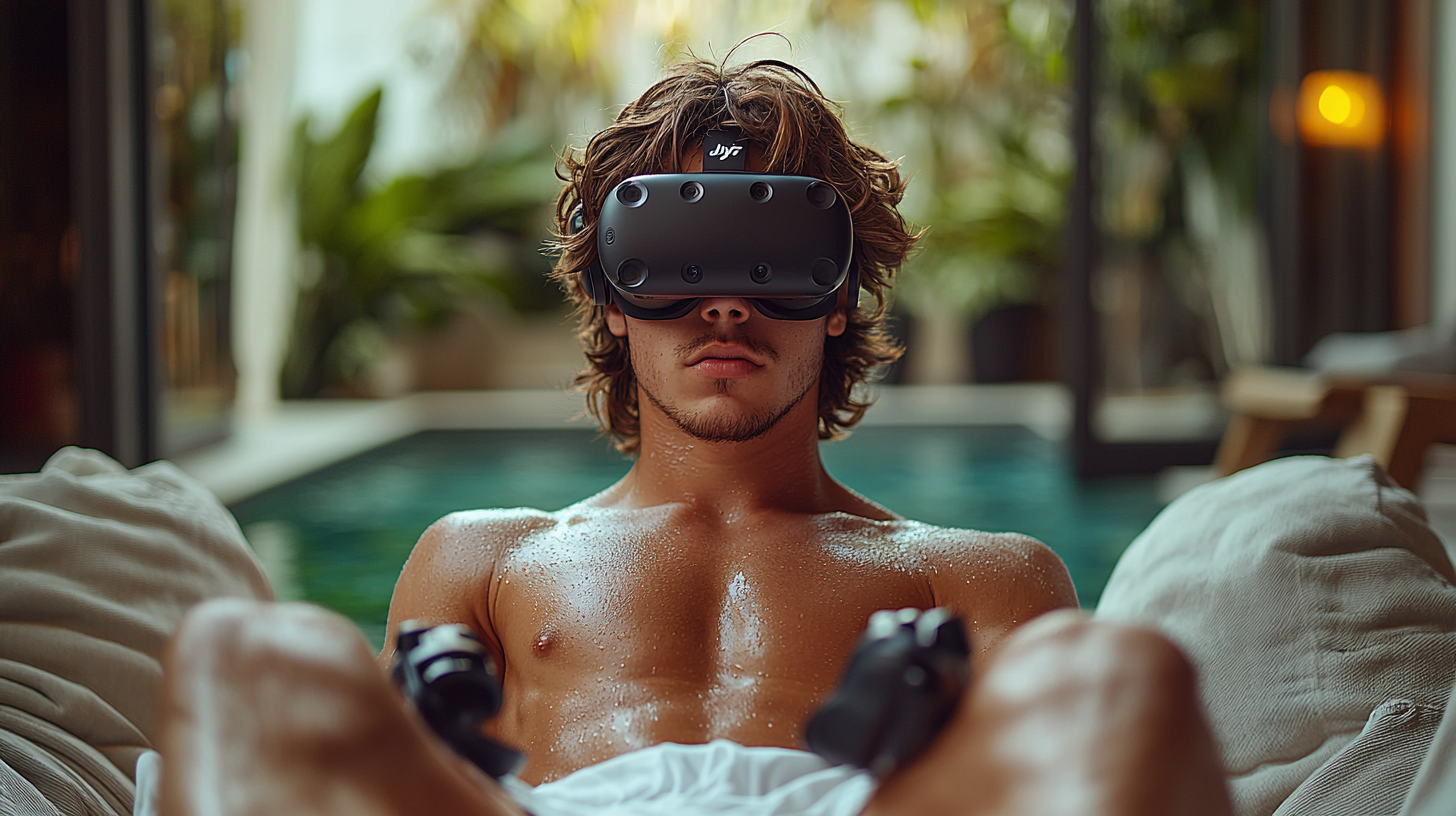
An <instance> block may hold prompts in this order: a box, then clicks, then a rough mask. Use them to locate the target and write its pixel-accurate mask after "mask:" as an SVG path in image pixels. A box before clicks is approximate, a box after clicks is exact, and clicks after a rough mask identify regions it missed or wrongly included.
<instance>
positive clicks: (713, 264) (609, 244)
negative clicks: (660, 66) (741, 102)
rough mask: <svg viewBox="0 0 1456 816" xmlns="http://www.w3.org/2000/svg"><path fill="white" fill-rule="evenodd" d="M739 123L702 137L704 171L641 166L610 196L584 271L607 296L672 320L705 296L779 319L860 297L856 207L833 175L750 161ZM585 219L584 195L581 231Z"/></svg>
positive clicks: (626, 310)
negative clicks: (592, 258)
mask: <svg viewBox="0 0 1456 816" xmlns="http://www.w3.org/2000/svg"><path fill="white" fill-rule="evenodd" d="M739 136H740V134H739V133H738V132H737V131H732V130H711V131H708V133H707V135H706V136H705V137H704V139H703V169H704V171H705V172H702V173H662V174H655V175H644V176H633V177H632V178H629V179H627V180H626V181H623V182H622V183H621V184H618V185H617V186H616V187H615V188H614V189H613V190H612V192H611V193H610V194H609V195H608V196H607V199H606V201H604V202H603V203H602V208H601V215H600V217H599V220H598V222H597V261H596V262H594V263H592V264H590V265H589V266H587V268H586V269H583V270H582V271H581V282H582V287H583V288H584V289H585V290H586V292H587V294H588V295H590V297H591V299H592V302H593V303H594V304H596V305H598V306H605V305H607V304H609V303H611V304H616V306H617V307H618V308H619V309H621V310H622V312H623V314H626V315H628V316H629V317H634V318H637V319H638V320H673V319H676V318H679V317H682V316H684V315H686V314H688V313H689V312H691V311H692V310H693V309H694V308H695V307H696V306H697V304H698V302H699V301H700V300H701V299H702V298H704V297H743V298H746V299H748V301H749V302H750V303H752V304H753V306H754V308H755V309H757V310H758V311H759V313H761V314H763V315H764V316H766V317H771V318H774V319H775V320H814V319H817V318H820V317H823V316H825V315H827V314H829V313H830V312H831V311H833V310H834V307H835V306H836V305H838V301H839V292H840V290H841V289H843V290H845V295H846V301H845V303H846V304H848V308H850V309H853V308H854V306H855V304H856V303H857V302H858V301H859V270H858V267H857V266H856V265H855V264H854V263H853V257H852V254H853V245H854V227H853V224H852V222H851V220H850V215H849V207H848V206H847V205H846V204H845V202H844V199H843V198H842V197H841V196H840V195H839V192H838V191H837V190H835V189H834V187H833V186H832V185H830V184H829V183H828V182H825V181H821V180H819V179H814V178H809V177H807V176H782V175H769V174H761V173H749V172H747V171H745V170H744V169H743V168H744V162H745V159H746V158H747V156H746V155H745V154H746V153H747V148H746V146H745V145H743V144H741V143H739ZM584 228H585V217H584V215H583V212H582V208H581V207H580V206H578V207H577V208H576V211H575V212H574V213H572V217H571V224H570V229H571V231H572V232H573V233H576V232H580V231H581V230H582V229H584Z"/></svg>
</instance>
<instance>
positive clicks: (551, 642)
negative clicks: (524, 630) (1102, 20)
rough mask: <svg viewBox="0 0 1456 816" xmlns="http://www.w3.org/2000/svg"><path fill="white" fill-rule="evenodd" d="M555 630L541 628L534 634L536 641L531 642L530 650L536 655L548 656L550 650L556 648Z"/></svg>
mask: <svg viewBox="0 0 1456 816" xmlns="http://www.w3.org/2000/svg"><path fill="white" fill-rule="evenodd" d="M556 640H557V637H556V631H555V630H554V629H551V628H549V627H548V628H546V629H542V630H541V632H540V633H539V634H537V635H536V642H535V643H533V644H531V652H532V653H533V654H535V655H536V656H537V657H548V656H550V654H551V650H552V649H555V648H556Z"/></svg>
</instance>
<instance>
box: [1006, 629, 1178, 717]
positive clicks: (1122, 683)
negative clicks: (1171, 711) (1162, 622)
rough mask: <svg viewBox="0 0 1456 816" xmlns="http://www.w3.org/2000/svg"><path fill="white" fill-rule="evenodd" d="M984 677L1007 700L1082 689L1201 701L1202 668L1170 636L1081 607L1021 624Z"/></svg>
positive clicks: (1148, 699)
mask: <svg viewBox="0 0 1456 816" xmlns="http://www.w3.org/2000/svg"><path fill="white" fill-rule="evenodd" d="M982 682H983V688H984V690H985V692H986V693H989V694H991V695H994V696H995V697H997V698H999V699H1001V700H1002V701H1003V702H1009V703H1015V702H1019V703H1023V704H1029V705H1037V704H1040V703H1042V702H1044V700H1043V698H1044V697H1047V696H1066V695H1069V694H1073V695H1077V694H1080V695H1096V696H1098V697H1103V698H1109V699H1108V701H1109V702H1110V698H1113V697H1116V698H1128V699H1136V700H1140V701H1141V702H1142V704H1144V705H1148V706H1157V707H1166V706H1174V707H1185V706H1186V707H1193V708H1194V709H1196V708H1197V707H1198V682H1197V672H1196V671H1195V669H1194V667H1193V665H1192V663H1191V662H1189V660H1188V658H1187V656H1186V655H1184V654H1183V652H1182V650H1181V649H1179V648H1178V647H1177V646H1176V645H1175V644H1174V643H1173V642H1172V641H1171V640H1169V639H1168V638H1167V637H1165V636H1164V635H1162V634H1161V633H1159V632H1157V631H1155V630H1152V629H1148V628H1144V627H1137V626H1128V625H1123V624H1112V623H1105V622H1098V621H1093V620H1091V619H1090V618H1088V617H1087V616H1086V615H1084V614H1081V613H1078V612H1054V613H1051V614H1049V615H1045V616H1043V617H1042V618H1040V619H1038V620H1035V621H1032V622H1031V623H1029V624H1027V625H1026V626H1025V627H1023V628H1022V629H1020V630H1018V631H1017V632H1016V633H1014V634H1013V635H1012V637H1011V638H1010V639H1009V640H1008V641H1007V643H1006V645H1005V646H1004V647H1003V648H1002V649H1001V651H1000V654H999V655H998V656H997V659H996V660H994V661H992V663H991V665H990V666H989V667H988V670H987V672H986V676H985V677H983V678H982Z"/></svg>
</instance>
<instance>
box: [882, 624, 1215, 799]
mask: <svg viewBox="0 0 1456 816" xmlns="http://www.w3.org/2000/svg"><path fill="white" fill-rule="evenodd" d="M1175 813H1176V814H1197V815H1198V816H1228V814H1230V813H1232V810H1231V808H1230V805H1229V798H1228V792H1227V789H1226V787H1225V783H1224V777H1223V770H1222V767H1221V765H1220V761H1219V755H1218V751H1217V749H1216V747H1215V745H1214V742H1213V737H1212V735H1211V733H1210V732H1209V730H1208V726H1207V724H1206V723H1205V722H1204V719H1203V713H1202V708H1201V705H1200V703H1199V699H1198V694H1197V688H1196V680H1195V676H1194V671H1193V668H1192V666H1191V665H1190V664H1189V663H1188V661H1187V659H1186V658H1184V657H1183V655H1182V654H1181V653H1180V652H1179V651H1178V650H1177V648H1175V647H1174V646H1173V645H1172V644H1171V643H1170V642H1169V641H1168V640H1167V639H1166V638H1163V637H1162V636H1161V635H1158V634H1156V633H1155V632H1152V631H1151V630H1146V629H1138V628H1133V627H1126V626H1118V625H1113V624H1106V623H1093V622H1091V621H1089V620H1086V619H1085V618H1083V617H1082V616H1081V615H1079V614H1078V613H1075V612H1059V613H1052V614H1051V615H1047V616H1045V617H1044V618H1042V619H1040V620H1038V621H1034V622H1032V623H1030V624H1028V625H1027V626H1026V627H1024V628H1023V629H1022V630H1020V631H1019V632H1017V633H1015V634H1014V635H1013V636H1012V637H1011V638H1010V639H1009V640H1008V641H1007V643H1006V645H1005V646H1004V647H1003V648H1002V649H1001V650H1000V651H999V652H998V653H997V654H996V655H995V656H994V657H993V658H992V659H991V660H990V662H989V664H988V665H987V666H986V667H985V669H984V672H983V673H982V676H981V677H979V678H977V679H975V680H973V681H972V686H971V690H970V691H969V693H968V694H967V695H966V698H965V699H964V700H963V701H962V703H961V706H960V709H959V710H958V711H957V713H956V715H955V717H954V719H952V720H951V722H950V724H949V725H947V726H946V729H945V730H944V731H943V732H942V733H941V734H940V736H938V737H937V738H936V740H935V742H934V743H933V744H932V745H931V746H930V747H929V748H928V749H927V750H926V752H925V754H924V755H922V756H921V757H920V758H919V759H917V760H916V761H915V762H914V763H913V764H911V765H910V766H908V767H907V768H905V769H904V770H902V771H901V772H899V773H897V774H896V775H894V776H892V777H890V778H889V779H887V780H886V781H885V783H884V784H883V785H881V787H880V789H879V791H878V792H877V793H876V795H875V797H874V799H872V800H871V802H870V804H869V806H868V807H867V808H866V809H865V814H866V816H911V815H912V814H913V815H914V816H939V815H940V814H946V816H949V814H957V816H968V815H969V814H1002V815H1004V816H1012V814H1016V815H1017V816H1144V814H1175Z"/></svg>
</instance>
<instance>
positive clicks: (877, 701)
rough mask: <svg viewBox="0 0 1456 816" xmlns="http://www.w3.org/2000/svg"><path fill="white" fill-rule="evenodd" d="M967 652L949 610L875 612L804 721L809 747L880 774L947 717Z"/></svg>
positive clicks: (916, 748)
mask: <svg viewBox="0 0 1456 816" xmlns="http://www.w3.org/2000/svg"><path fill="white" fill-rule="evenodd" d="M970 654H971V647H970V640H969V638H968V637H967V636H966V630H965V627H964V626H963V625H962V624H961V621H960V619H959V618H957V617H955V616H954V615H953V614H952V613H951V612H950V610H949V609H946V608H944V607H938V608H936V609H931V610H928V611H925V612H922V611H920V610H918V609H901V610H899V611H891V610H886V611H883V612H876V613H875V614H874V615H871V616H870V622H869V626H868V627H866V629H865V633H864V635H863V637H861V638H860V641H859V645H858V646H856V647H855V651H854V655H853V656H852V657H851V658H850V661H849V667H848V668H847V669H845V672H844V678H843V679H842V680H841V681H840V683H839V687H838V688H836V689H835V690H834V693H833V694H832V695H831V696H830V698H829V701H828V702H826V703H825V704H824V706H823V708H820V709H819V711H818V712H817V713H816V714H815V715H814V716H813V718H812V719H810V721H809V727H808V728H807V729H806V731H805V735H804V738H805V741H806V742H807V743H808V745H809V750H811V751H813V752H814V753H816V754H818V755H820V756H822V757H824V758H825V759H827V760H829V761H830V762H832V763H834V764H836V765H854V766H857V767H860V768H867V769H869V770H870V771H871V772H872V773H874V774H876V775H877V776H884V775H886V774H889V773H891V772H893V771H894V770H895V769H896V768H899V767H901V766H903V765H904V764H905V763H906V762H909V761H910V760H911V759H913V758H914V757H915V756H916V755H918V754H919V753H920V752H921V751H923V750H924V749H925V748H926V746H928V745H929V744H930V741H931V740H932V739H933V738H934V737H935V735H936V734H938V733H939V732H940V729H941V728H943V727H944V726H945V724H946V723H947V722H948V721H949V720H950V717H951V714H953V713H954V712H955V708H956V705H957V704H958V703H959V702H960V699H961V695H962V694H964V692H965V689H966V685H967V684H968V683H969V682H970V674H971V669H970Z"/></svg>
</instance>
